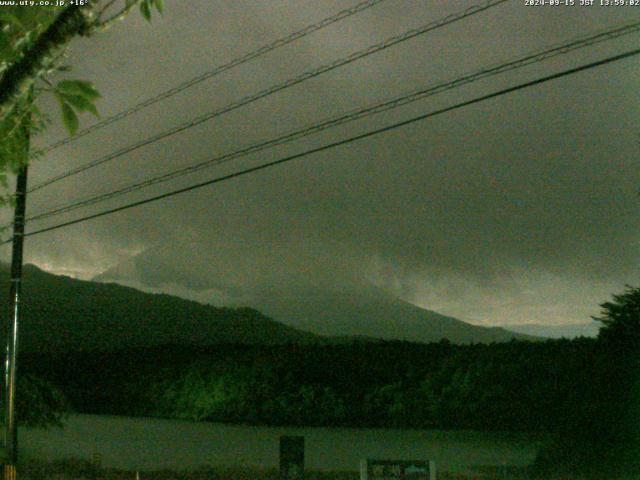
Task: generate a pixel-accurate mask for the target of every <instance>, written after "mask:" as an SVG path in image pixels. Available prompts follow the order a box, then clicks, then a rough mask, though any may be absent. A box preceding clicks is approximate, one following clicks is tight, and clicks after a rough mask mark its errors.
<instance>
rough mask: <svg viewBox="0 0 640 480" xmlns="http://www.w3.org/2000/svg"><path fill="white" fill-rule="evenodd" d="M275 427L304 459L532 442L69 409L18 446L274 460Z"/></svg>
mask: <svg viewBox="0 0 640 480" xmlns="http://www.w3.org/2000/svg"><path fill="white" fill-rule="evenodd" d="M280 435H304V437H305V447H306V466H307V468H309V469H314V470H353V471H355V470H357V469H358V465H359V461H360V459H362V458H365V457H372V458H393V459H414V460H417V459H432V460H435V461H436V463H437V464H438V466H439V469H440V470H448V471H464V470H466V469H467V468H469V467H471V466H473V465H502V464H503V463H504V462H506V463H507V464H508V465H519V466H522V465H527V464H529V463H531V462H532V461H533V459H534V457H535V454H536V451H537V442H536V441H534V440H532V439H527V438H526V437H522V436H508V435H501V434H488V433H478V432H443V431H429V430H427V431H423V430H389V429H350V428H287V427H283V428H272V427H251V426H234V425H224V424H219V423H194V422H187V421H180V420H158V419H148V418H129V417H108V416H97V415H72V416H71V417H69V419H68V420H67V423H66V425H65V427H64V428H63V429H59V428H58V429H52V430H49V431H44V430H36V429H33V430H28V429H24V430H21V431H20V438H19V441H20V448H21V451H22V452H24V453H25V454H30V455H34V456H38V457H40V458H46V459H60V458H69V457H77V458H90V456H91V455H92V454H93V453H95V452H99V453H100V454H101V455H102V463H103V465H104V466H107V467H116V468H130V469H134V468H137V469H140V470H155V469H162V468H178V469H189V468H196V467H199V466H203V465H235V466H260V467H276V466H277V464H278V439H279V437H280Z"/></svg>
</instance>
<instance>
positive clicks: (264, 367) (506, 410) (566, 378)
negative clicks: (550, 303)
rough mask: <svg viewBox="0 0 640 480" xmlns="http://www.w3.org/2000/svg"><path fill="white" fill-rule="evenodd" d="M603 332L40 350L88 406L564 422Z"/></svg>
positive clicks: (537, 424) (337, 418)
mask: <svg viewBox="0 0 640 480" xmlns="http://www.w3.org/2000/svg"><path fill="white" fill-rule="evenodd" d="M597 347H598V344H597V342H596V341H595V340H593V339H579V340H573V341H568V340H561V341H548V342H540V343H529V342H515V341H514V342H511V343H505V344H491V345H482V344H477V345H467V346H459V345H452V344H450V343H448V342H446V341H443V342H440V343H435V344H428V345H424V344H413V343H407V342H381V343H363V342H357V343H353V344H345V345H304V346H299V345H282V346H246V345H217V346H215V347H209V348H193V347H188V348H186V347H179V346H166V347H163V348H149V349H135V350H125V351H116V352H105V353H71V354H68V355H56V356H53V355H51V356H43V355H30V356H28V357H26V358H25V360H24V362H23V368H24V369H25V370H27V371H29V372H30V373H32V374H35V375H37V376H39V377H43V378H47V379H48V380H50V381H51V382H52V383H54V384H55V385H57V386H58V387H59V388H60V389H61V390H62V391H63V393H64V394H65V396H66V398H67V400H68V401H69V403H70V405H71V408H72V409H73V410H74V411H77V412H83V413H98V414H118V415H144V416H159V417H170V418H183V419H191V420H207V421H223V422H243V423H258V424H277V425H282V424H288V425H327V426H336V425H340V426H380V427H411V428H441V429H476V430H502V431H504V430H507V431H535V432H552V431H557V430H558V429H559V428H561V427H562V425H563V424H564V423H566V421H567V419H569V418H570V417H572V416H573V415H574V414H575V412H576V410H577V409H581V408H582V407H583V405H584V398H585V394H586V393H587V392H589V391H590V389H591V387H592V386H593V385H595V383H594V382H595V378H594V370H593V368H594V365H595V361H594V358H595V356H596V350H597Z"/></svg>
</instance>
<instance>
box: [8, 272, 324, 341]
mask: <svg viewBox="0 0 640 480" xmlns="http://www.w3.org/2000/svg"><path fill="white" fill-rule="evenodd" d="M0 275H1V277H0V278H4V279H6V280H8V278H9V273H8V267H7V266H6V265H0ZM6 280H5V281H4V282H2V285H3V286H2V290H1V291H0V305H1V306H2V311H3V315H4V316H3V318H6V315H7V314H8V312H7V300H6V299H7V298H8V294H7V284H8V281H6ZM23 292H24V300H23V318H22V321H21V325H20V345H21V347H20V348H21V350H26V351H58V350H63V349H72V350H94V349H99V350H109V349H115V348H118V349H120V348H129V347H137V346H153V345H162V344H182V345H211V344H215V343H222V342H228V343H248V344H255V343H261V344H278V343H288V342H312V341H318V340H319V339H318V338H317V337H316V336H314V335H312V334H310V333H307V332H301V331H299V330H296V329H294V328H291V327H287V326H285V325H282V324H280V323H278V322H275V321H273V320H272V319H270V318H267V317H265V316H264V315H263V314H261V313H260V312H258V311H256V310H252V309H249V308H238V309H232V308H215V307H212V306H210V305H203V304H199V303H196V302H193V301H189V300H184V299H182V298H178V297H174V296H170V295H164V294H149V293H143V292H141V291H138V290H135V289H133V288H129V287H123V286H121V285H116V284H102V283H96V282H87V281H81V280H75V279H72V278H69V277H65V276H58V275H53V274H50V273H46V272H44V271H42V270H40V269H38V268H37V267H34V266H32V265H26V266H25V268H24V287H23Z"/></svg>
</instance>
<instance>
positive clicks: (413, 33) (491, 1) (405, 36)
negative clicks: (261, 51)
mask: <svg viewBox="0 0 640 480" xmlns="http://www.w3.org/2000/svg"><path fill="white" fill-rule="evenodd" d="M506 1H507V0H487V1H486V2H485V3H483V4H479V5H474V6H472V7H469V8H467V9H465V10H463V11H461V12H458V13H453V14H451V15H448V16H446V17H444V18H443V19H441V20H436V21H433V22H430V23H428V24H426V25H423V26H422V27H419V28H415V29H411V30H408V31H406V32H404V33H402V34H400V35H396V36H394V37H390V38H387V39H386V40H383V41H382V42H379V43H377V44H375V45H372V46H369V47H367V48H365V49H364V50H360V51H358V52H355V53H352V54H351V55H349V56H348V57H343V58H340V59H338V60H335V61H333V62H331V63H329V64H325V65H323V66H321V67H318V68H315V69H313V70H308V71H306V72H304V73H302V74H300V75H298V76H297V77H293V78H291V79H289V80H286V81H284V82H282V83H279V84H276V85H273V86H271V87H269V88H267V89H265V90H261V91H260V92H258V93H255V94H252V95H248V96H246V97H244V98H242V99H240V100H238V101H236V102H233V103H231V104H229V105H227V106H225V107H222V108H220V109H217V110H214V111H212V112H209V113H206V114H204V115H201V116H199V117H196V118H194V119H193V120H191V121H189V122H186V123H183V124H180V125H177V126H175V127H172V128H170V129H168V130H165V131H164V132H161V133H159V134H156V135H153V136H151V137H148V138H146V139H145V140H142V141H139V142H137V143H134V144H132V145H129V146H127V147H124V148H121V149H119V150H116V151H115V152H112V153H110V154H108V155H106V156H104V157H101V158H98V159H96V160H94V161H92V162H89V163H87V164H85V165H81V166H79V167H76V168H73V169H71V170H68V171H66V172H63V173H61V174H59V175H56V176H54V177H51V178H49V179H47V180H45V181H43V182H41V183H39V184H37V185H35V186H33V187H31V189H30V190H29V192H34V191H36V190H40V189H42V188H44V187H46V186H48V185H51V184H52V183H55V182H58V181H60V180H63V179H65V178H68V177H71V176H73V175H76V174H78V173H81V172H84V171H86V170H89V169H91V168H93V167H96V166H98V165H102V164H103V163H106V162H109V161H111V160H114V159H116V158H118V157H121V156H123V155H125V154H127V153H130V152H132V151H134V150H137V149H139V148H142V147H144V146H147V145H151V144H153V143H155V142H158V141H159V140H162V139H164V138H167V137H169V136H171V135H175V134H177V133H180V132H182V131H185V130H188V129H190V128H193V127H195V126H197V125H200V124H201V123H203V122H206V121H208V120H211V119H212V118H215V117H219V116H221V115H224V114H226V113H229V112H231V111H233V110H236V109H238V108H240V107H243V106H245V105H248V104H250V103H253V102H255V101H258V100H260V99H262V98H264V97H267V96H269V95H273V94H274V93H277V92H279V91H281V90H284V89H286V88H289V87H292V86H294V85H297V84H299V83H302V82H304V81H306V80H309V79H312V78H315V77H317V76H319V75H322V74H323V73H326V72H329V71H332V70H335V69H337V68H339V67H342V66H344V65H347V64H349V63H352V62H355V61H356V60H359V59H361V58H364V57H367V56H369V55H372V54H374V53H377V52H380V51H382V50H385V49H387V48H390V47H392V46H394V45H397V44H399V43H401V42H404V41H407V40H410V39H412V38H415V37H417V36H419V35H423V34H425V33H428V32H431V31H433V30H436V29H438V28H441V27H444V26H446V25H449V24H451V23H454V22H457V21H459V20H462V19H464V18H467V17H469V16H471V15H475V14H477V13H480V12H483V11H485V10H488V9H489V8H492V7H495V6H497V5H499V4H501V3H504V2H506Z"/></svg>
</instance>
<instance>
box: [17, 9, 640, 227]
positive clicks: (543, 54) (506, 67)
mask: <svg viewBox="0 0 640 480" xmlns="http://www.w3.org/2000/svg"><path fill="white" fill-rule="evenodd" d="M638 31H640V21H636V22H633V23H629V24H625V25H623V26H619V27H614V28H610V29H608V30H605V31H600V32H598V33H595V34H592V35H590V36H588V37H583V38H580V39H577V40H573V41H570V42H566V43H563V44H561V45H557V46H554V47H549V48H547V49H545V50H542V51H538V52H535V53H530V54H527V55H524V56H521V57H518V58H517V59H515V60H511V61H509V62H505V63H501V64H497V65H494V66H490V67H486V68H483V69H482V70H480V71H477V72H475V73H472V74H468V75H465V76H462V77H459V78H457V79H455V80H452V81H448V82H444V83H440V84H438V85H435V86H430V87H428V88H426V89H421V90H418V91H414V92H412V93H410V94H408V95H403V96H400V97H397V98H394V99H392V100H388V101H385V102H382V103H378V104H376V105H373V106H369V107H366V108H361V109H358V110H354V111H351V112H348V113H346V114H343V115H341V116H339V117H335V118H332V119H329V120H324V121H322V122H320V123H316V124H314V125H311V126H308V127H305V128H302V129H298V130H296V131H293V132H290V133H287V134H285V135H281V136H279V137H276V138H273V139H271V140H267V141H263V142H259V143H256V144H253V145H251V146H248V147H245V148H242V149H240V150H236V151H234V152H231V153H227V154H224V155H220V156H216V157H213V158H210V159H208V160H205V161H201V162H198V163H195V164H192V165H189V166H186V167H183V168H180V169H177V170H173V171H170V172H168V173H164V174H162V175H158V176H155V177H151V178H149V179H146V180H143V181H141V182H136V183H133V184H131V185H128V186H125V187H122V188H119V189H117V190H113V191H110V192H106V193H102V194H99V195H93V196H90V197H88V198H85V199H82V200H76V201H73V202H70V203H67V204H64V205H60V206H57V207H54V208H52V209H50V210H47V211H44V212H41V213H38V214H36V215H33V216H30V217H28V218H27V220H28V221H35V220H42V219H45V218H50V217H53V216H56V215H60V214H62V213H67V212H70V211H73V210H77V209H79V208H82V207H86V206H90V205H94V204H96V203H100V202H103V201H106V200H110V199H113V198H116V197H119V196H122V195H125V194H127V193H131V192H134V191H137V190H140V189H142V188H146V187H149V186H152V185H155V184H158V183H164V182H167V181H169V180H172V179H174V178H178V177H180V176H184V175H187V174H190V173H194V172H196V171H199V170H202V169H204V168H209V167H212V166H214V165H219V164H222V163H226V162H229V161H232V160H236V159H238V158H241V157H245V156H247V155H249V154H252V153H256V152H259V151H262V150H265V149H267V148H271V147H274V146H277V145H282V144H286V143H290V142H292V141H294V140H298V139H300V138H303V137H306V136H309V135H311V134H314V133H318V132H320V131H323V130H326V129H328V128H332V127H335V126H338V125H342V124H345V123H348V122H352V121H355V120H359V119H362V118H366V117H369V116H372V115H376V114H379V113H382V112H385V111H388V110H391V109H394V108H398V107H400V106H403V105H407V104H409V103H412V102H415V101H418V100H421V99H424V98H426V97H429V96H432V95H435V94H438V93H442V92H444V91H448V90H451V89H454V88H458V87H461V86H463V85H466V84H469V83H473V82H476V81H478V80H481V79H484V78H488V77H491V76H494V75H497V74H501V73H504V72H507V71H511V70H515V69H517V68H522V67H524V66H528V65H532V64H534V63H538V62H541V61H544V60H547V59H549V58H554V57H556V56H559V55H565V54H568V53H570V52H573V51H575V50H577V49H580V48H585V47H588V46H592V45H596V44H598V43H601V42H604V41H607V40H611V39H614V38H618V37H621V36H623V35H629V34H631V33H636V32H638Z"/></svg>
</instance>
